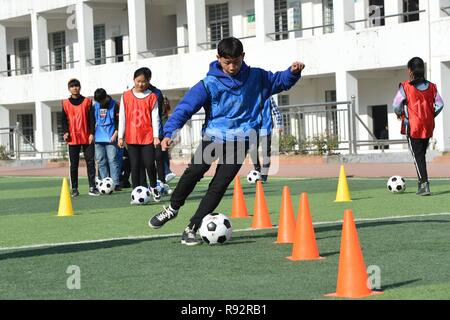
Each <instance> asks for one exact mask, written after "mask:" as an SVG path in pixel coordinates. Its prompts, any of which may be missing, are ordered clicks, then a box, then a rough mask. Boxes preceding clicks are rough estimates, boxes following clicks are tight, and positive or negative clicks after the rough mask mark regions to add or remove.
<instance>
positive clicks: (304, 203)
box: [287, 193, 324, 261]
mask: <svg viewBox="0 0 450 320" xmlns="http://www.w3.org/2000/svg"><path fill="white" fill-rule="evenodd" d="M287 258H288V259H289V260H292V261H299V260H319V259H324V258H322V257H321V256H319V249H318V248H317V243H316V236H315V234H314V226H313V223H312V219H311V213H310V210H309V201H308V194H307V193H302V194H301V196H300V207H299V212H298V217H297V224H296V226H295V235H294V245H293V247H292V255H291V256H290V257H287Z"/></svg>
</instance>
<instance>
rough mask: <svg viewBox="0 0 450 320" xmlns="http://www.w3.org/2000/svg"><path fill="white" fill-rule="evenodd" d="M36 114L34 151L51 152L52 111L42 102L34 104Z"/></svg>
mask: <svg viewBox="0 0 450 320" xmlns="http://www.w3.org/2000/svg"><path fill="white" fill-rule="evenodd" d="M35 114H36V132H35V137H36V144H35V145H36V149H38V151H52V147H53V144H52V111H51V108H50V106H48V105H47V104H45V103H44V102H42V101H36V103H35Z"/></svg>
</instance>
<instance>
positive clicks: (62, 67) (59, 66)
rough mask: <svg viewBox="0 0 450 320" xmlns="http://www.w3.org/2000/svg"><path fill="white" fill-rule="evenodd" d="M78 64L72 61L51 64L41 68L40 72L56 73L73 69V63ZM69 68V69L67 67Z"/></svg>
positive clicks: (76, 61)
mask: <svg viewBox="0 0 450 320" xmlns="http://www.w3.org/2000/svg"><path fill="white" fill-rule="evenodd" d="M78 62H80V60H74V61H67V62H64V63H53V64H48V65H46V66H41V70H43V71H57V70H65V69H72V68H74V67H75V63H78ZM67 66H69V67H67Z"/></svg>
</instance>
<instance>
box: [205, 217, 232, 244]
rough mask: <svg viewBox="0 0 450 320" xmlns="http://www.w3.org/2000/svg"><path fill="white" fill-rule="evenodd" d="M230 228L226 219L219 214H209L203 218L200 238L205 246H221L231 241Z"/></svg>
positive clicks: (229, 223) (228, 220) (229, 222)
mask: <svg viewBox="0 0 450 320" xmlns="http://www.w3.org/2000/svg"><path fill="white" fill-rule="evenodd" d="M231 232H232V226H231V221H230V219H228V217H227V216H226V215H224V214H221V213H210V214H208V215H207V216H206V217H204V218H203V220H202V224H201V226H200V229H199V233H200V237H201V238H202V240H203V241H204V242H206V243H207V244H210V245H213V244H217V243H219V244H223V243H225V242H227V241H229V240H230V239H231Z"/></svg>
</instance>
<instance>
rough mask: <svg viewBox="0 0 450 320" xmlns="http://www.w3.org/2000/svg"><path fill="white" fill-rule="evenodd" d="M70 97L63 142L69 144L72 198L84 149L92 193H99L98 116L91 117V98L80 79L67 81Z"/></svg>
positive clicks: (65, 108) (66, 102) (64, 110)
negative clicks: (96, 171)
mask: <svg viewBox="0 0 450 320" xmlns="http://www.w3.org/2000/svg"><path fill="white" fill-rule="evenodd" d="M68 88H69V92H70V97H69V99H66V100H63V102H62V128H63V132H64V141H66V142H67V144H68V145H69V159H70V182H71V187H72V197H77V196H79V195H80V193H79V192H78V164H79V162H80V151H81V150H83V153H84V158H85V160H86V165H87V173H88V180H89V195H91V196H98V195H99V194H100V193H99V192H98V190H97V189H96V188H95V160H94V152H95V151H94V150H95V149H94V130H95V119H93V118H92V117H91V112H90V111H91V108H92V100H91V99H89V98H86V97H83V96H82V95H81V94H80V90H81V84H80V81H78V80H77V79H71V80H70V81H69V83H68Z"/></svg>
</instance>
